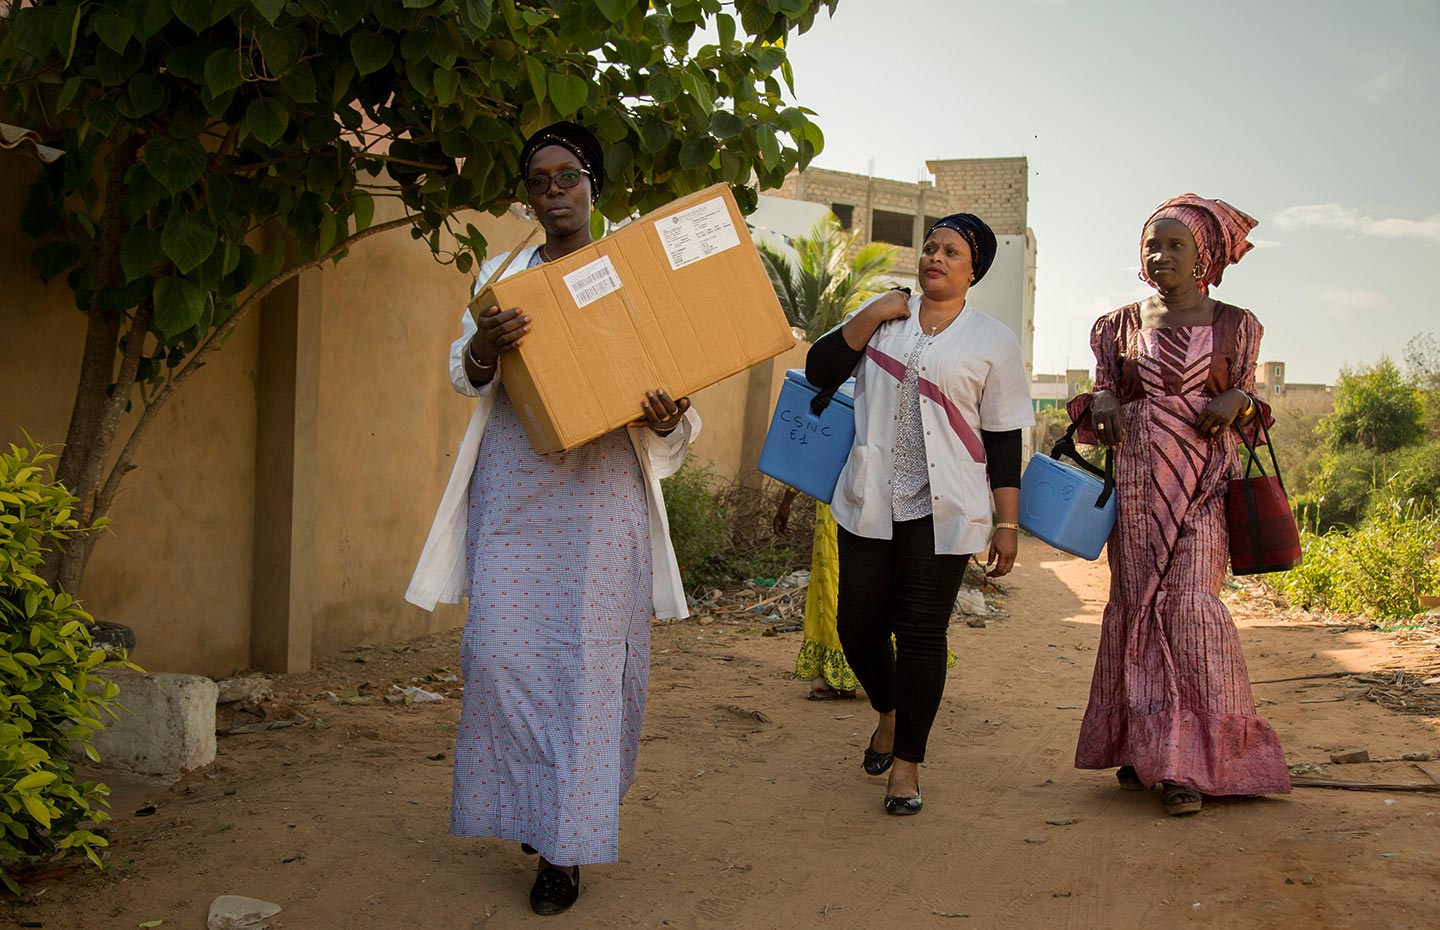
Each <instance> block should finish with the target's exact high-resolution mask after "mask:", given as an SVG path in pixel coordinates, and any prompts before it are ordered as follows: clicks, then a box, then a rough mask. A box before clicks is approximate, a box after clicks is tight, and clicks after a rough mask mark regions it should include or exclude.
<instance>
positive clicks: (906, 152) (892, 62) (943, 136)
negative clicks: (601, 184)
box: [789, 0, 1440, 383]
mask: <svg viewBox="0 0 1440 930" xmlns="http://www.w3.org/2000/svg"><path fill="white" fill-rule="evenodd" d="M789 51H790V57H791V61H792V63H793V66H794V70H795V77H796V99H797V101H798V102H799V103H800V104H802V105H804V106H807V107H809V108H811V109H813V110H815V111H817V113H818V116H817V117H816V119H817V122H818V123H819V125H820V127H821V129H822V130H824V132H825V136H826V144H825V150H824V152H822V153H821V155H820V157H819V158H818V159H816V162H815V164H816V165H817V166H818V167H823V168H831V169H835V170H840V171H853V172H858V173H866V172H867V171H869V170H870V165H871V163H872V160H873V165H874V173H875V175H876V176H878V177H885V178H894V179H897V180H902V181H915V180H918V179H920V178H921V177H922V176H925V175H922V172H924V168H925V161H926V159H930V158H977V157H1002V156H1013V155H1024V156H1026V158H1027V159H1028V160H1029V169H1030V182H1029V186H1030V192H1029V193H1030V202H1029V224H1030V227H1031V228H1032V229H1033V230H1034V232H1035V237H1036V241H1037V244H1038V261H1037V273H1036V294H1035V371H1036V372H1059V371H1063V370H1064V369H1065V368H1066V367H1076V368H1081V367H1084V368H1088V367H1091V366H1092V365H1093V357H1092V356H1091V355H1090V351H1089V338H1088V337H1089V330H1090V326H1091V324H1092V323H1093V322H1094V320H1095V319H1096V317H1098V316H1100V315H1101V314H1103V313H1105V312H1107V311H1109V310H1112V309H1114V308H1116V307H1119V306H1122V305H1123V304H1126V303H1129V302H1131V301H1132V300H1135V299H1137V298H1139V297H1142V296H1144V295H1146V294H1147V293H1149V289H1148V288H1147V287H1146V286H1145V285H1144V284H1143V283H1142V282H1140V281H1139V280H1138V278H1137V277H1136V273H1137V271H1138V255H1139V237H1140V227H1141V224H1142V223H1143V222H1144V220H1145V218H1146V217H1147V216H1148V215H1149V214H1150V212H1151V210H1153V209H1154V207H1155V206H1157V205H1158V204H1159V203H1160V202H1161V201H1163V200H1165V199H1166V198H1168V197H1170V196H1173V195H1175V194H1180V193H1184V192H1186V191H1194V192H1195V193H1197V194H1200V195H1201V196H1204V197H1218V198H1221V199H1223V200H1226V201H1228V202H1230V203H1231V204H1233V205H1234V206H1236V207H1238V208H1239V209H1241V210H1243V211H1245V212H1246V213H1249V214H1250V215H1251V216H1253V217H1255V218H1256V219H1257V220H1259V221H1260V225H1259V227H1258V228H1256V229H1255V230H1254V232H1252V233H1251V234H1250V241H1251V242H1253V243H1254V244H1255V249H1254V250H1253V251H1252V252H1250V253H1249V254H1248V255H1247V256H1246V257H1245V259H1244V260H1243V261H1241V262H1240V263H1238V264H1236V265H1233V266H1231V267H1230V268H1228V269H1227V270H1226V272H1225V280H1224V282H1223V283H1222V284H1221V285H1220V286H1219V287H1217V288H1215V289H1214V290H1213V291H1212V294H1213V296H1215V297H1216V298H1217V299H1220V300H1224V301H1226V302H1228V303H1233V304H1237V305H1239V306H1242V307H1247V308H1249V309H1251V310H1253V311H1254V312H1255V313H1256V314H1257V315H1258V316H1259V318H1260V320H1261V322H1262V323H1263V324H1264V325H1265V330H1266V334H1265V339H1264V343H1263V346H1262V349H1261V356H1262V359H1261V360H1262V361H1283V362H1285V363H1286V379H1287V380H1288V381H1290V382H1327V383H1331V382H1333V381H1334V379H1335V377H1336V375H1337V374H1338V372H1339V371H1340V369H1341V368H1342V367H1344V366H1351V367H1353V366H1358V365H1365V364H1370V363H1372V362H1374V361H1376V360H1377V359H1379V358H1380V356H1381V355H1382V354H1387V353H1388V354H1389V355H1390V356H1391V357H1392V358H1394V359H1396V360H1397V361H1399V360H1400V359H1401V358H1402V357H1403V353H1404V348H1405V344H1406V342H1408V341H1409V340H1410V339H1411V338H1412V337H1413V336H1415V335H1417V334H1419V333H1421V332H1434V333H1440V299H1437V298H1436V297H1435V296H1434V294H1433V292H1431V291H1430V290H1429V288H1428V286H1427V285H1428V281H1429V278H1430V275H1432V274H1435V273H1436V272H1437V271H1440V0H1367V2H1355V0H1346V2H1334V0H1312V2H1295V0H1250V2H1231V0H1211V2H1208V3H1172V2H1167V0H1150V2H1148V3H1136V2H1129V0H1000V2H995V0H990V2H986V3H978V2H972V0H840V4H839V7H838V9H837V11H836V13H835V16H834V17H833V18H832V19H827V18H825V17H824V16H823V15H822V16H821V17H820V18H819V19H818V20H817V22H816V24H815V26H814V27H813V28H812V29H811V30H810V31H809V32H807V33H806V34H805V35H803V36H798V37H794V38H792V40H791V41H790V43H789Z"/></svg>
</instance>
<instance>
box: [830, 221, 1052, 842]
mask: <svg viewBox="0 0 1440 930" xmlns="http://www.w3.org/2000/svg"><path fill="white" fill-rule="evenodd" d="M995 251H996V240H995V234H994V233H993V232H991V230H990V227H989V226H987V225H985V223H984V222H983V221H982V220H981V219H980V218H979V217H977V216H974V215H972V214H969V213H956V214H954V215H952V216H947V217H945V218H944V219H942V220H939V221H938V222H936V223H935V225H933V226H932V227H931V228H930V230H929V232H928V233H927V234H926V236H925V244H924V246H923V247H922V248H921V250H920V256H919V266H918V268H917V269H916V276H917V277H918V278H919V280H920V288H921V291H922V292H923V296H915V297H909V298H908V299H907V298H906V296H905V295H904V294H901V293H900V292H898V291H891V292H890V293H889V294H886V295H882V296H880V297H878V298H876V299H875V300H873V301H871V302H870V303H868V304H866V305H865V306H863V307H861V308H860V310H858V311H857V312H856V313H854V314H853V315H851V316H850V317H849V318H848V319H847V320H846V321H845V322H844V323H843V324H841V325H840V326H838V327H836V328H835V329H833V330H831V331H830V332H829V333H827V334H826V335H824V336H822V337H821V338H820V339H819V340H817V341H816V343H815V345H814V346H812V347H811V349H810V353H809V355H808V357H807V358H806V367H805V375H806V377H807V378H808V379H809V380H810V381H811V382H812V383H814V384H815V385H817V386H818V387H821V388H828V387H832V386H835V385H838V384H840V383H841V382H842V381H844V380H845V379H846V378H847V377H850V376H851V375H852V374H853V375H854V377H855V444H854V446H852V448H851V450H850V457H849V459H848V460H847V461H846V463H845V469H844V471H842V472H841V473H840V482H839V485H838V486H837V487H836V488H835V497H834V500H832V501H831V504H830V509H831V512H832V513H833V514H834V516H835V521H836V523H838V524H839V532H838V536H839V544H840V595H839V610H838V627H839V632H840V644H841V645H842V646H843V647H844V649H845V658H846V660H847V661H848V662H849V663H850V667H851V668H852V669H854V670H855V675H856V677H857V678H859V679H860V684H861V685H862V686H864V688H865V694H866V696H867V697H868V698H869V699H870V706H871V707H873V708H874V709H875V711H876V713H877V714H878V718H879V719H878V722H877V726H876V729H875V733H874V734H873V735H872V736H871V738H870V743H869V745H868V746H867V747H866V749H865V755H864V759H863V765H864V768H865V771H866V772H867V773H869V774H871V775H881V774H884V773H885V772H886V771H889V773H890V778H889V783H888V785H887V787H886V791H885V811H886V813H889V814H896V815H904V814H916V813H919V812H920V807H921V800H920V780H919V779H920V776H919V764H920V763H921V762H924V761H925V749H926V744H927V740H928V738H929V735H930V727H931V724H932V723H933V722H934V720H935V714H936V711H937V710H938V709H939V707H940V697H941V695H942V693H943V692H944V690H945V657H946V646H945V633H946V628H947V627H948V626H949V624H950V614H951V611H952V610H953V608H954V606H955V596H956V594H957V593H958V592H959V589H960V581H961V578H962V576H963V575H964V572H965V565H966V563H967V562H968V561H969V559H970V556H971V555H972V554H975V553H979V552H984V551H985V550H986V549H987V548H988V549H989V556H988V560H987V561H988V564H989V565H990V566H991V568H990V574H992V575H1003V574H1005V573H1006V572H1008V571H1010V568H1011V566H1012V565H1013V564H1014V562H1015V554H1016V551H1017V548H1018V544H1019V543H1018V535H1017V533H1018V531H1019V529H1020V527H1019V525H1018V521H1019V518H1020V449H1021V435H1020V431H1021V429H1022V428H1024V427H1027V426H1029V425H1030V424H1032V423H1033V422H1034V414H1033V413H1032V411H1031V406H1030V387H1029V378H1028V376H1027V375H1026V372H1025V364H1024V362H1023V360H1022V358H1021V355H1020V343H1019V341H1018V340H1017V339H1016V338H1015V335H1014V334H1013V333H1012V332H1011V331H1010V329H1009V327H1007V326H1006V325H1005V324H1004V323H1001V322H1000V321H998V320H996V319H994V318H992V317H988V316H986V315H985V314H983V313H981V312H980V311H979V310H977V309H975V308H973V307H971V306H970V305H969V302H968V300H967V297H968V295H969V291H970V286H971V285H972V284H974V283H976V282H977V281H979V280H980V279H981V278H983V277H984V276H985V272H986V271H987V270H989V268H990V265H991V263H992V262H993V261H994V258H995ZM992 496H993V499H994V510H995V514H996V516H997V517H998V519H997V520H995V521H993V522H992V520H991V499H992ZM892 636H893V640H894V646H893V648H892V646H891V641H892Z"/></svg>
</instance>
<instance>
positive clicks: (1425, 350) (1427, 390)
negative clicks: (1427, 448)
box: [1405, 333, 1440, 441]
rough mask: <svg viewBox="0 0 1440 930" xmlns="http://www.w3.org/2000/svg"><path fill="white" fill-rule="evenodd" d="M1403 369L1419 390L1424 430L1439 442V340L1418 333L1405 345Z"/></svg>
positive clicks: (1432, 334) (1428, 334)
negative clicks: (1423, 411) (1423, 408)
mask: <svg viewBox="0 0 1440 930" xmlns="http://www.w3.org/2000/svg"><path fill="white" fill-rule="evenodd" d="M1405 367H1406V368H1407V369H1409V373H1410V377H1411V379H1412V380H1413V381H1414V382H1415V386H1416V387H1417V388H1419V390H1420V397H1421V401H1422V403H1423V404H1424V407H1425V430H1426V432H1427V433H1428V434H1429V436H1430V439H1431V440H1432V441H1440V340H1437V339H1436V338H1435V334H1434V333H1419V334H1418V335H1416V336H1415V337H1414V338H1412V339H1411V340H1410V341H1409V342H1407V343H1405Z"/></svg>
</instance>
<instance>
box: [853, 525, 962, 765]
mask: <svg viewBox="0 0 1440 930" xmlns="http://www.w3.org/2000/svg"><path fill="white" fill-rule="evenodd" d="M893 526H894V538H893V539H870V538H868V537H864V536H856V535H855V534H853V533H850V532H847V531H846V530H845V528H844V527H840V530H839V542H840V602H839V610H838V616H837V620H838V627H839V632H840V645H841V646H842V647H844V649H845V660H846V661H847V662H849V663H850V668H851V669H852V670H853V671H854V672H855V677H856V678H858V679H860V684H861V685H863V686H864V688H865V694H866V695H867V696H868V697H869V698H870V706H871V707H873V708H875V710H876V711H877V712H879V713H882V714H885V713H889V712H890V711H892V710H893V711H895V758H897V759H901V760H903V761H905V762H917V763H918V762H924V761H925V743H926V741H927V740H928V739H929V737H930V726H931V724H933V723H934V722H935V712H936V711H937V710H939V709H940V696H941V695H942V694H943V693H944V692H945V632H946V630H947V628H948V627H949V626H950V614H951V612H952V611H953V610H954V608H955V595H956V594H958V593H959V592H960V582H961V579H962V578H963V577H964V575H965V564H966V563H967V562H968V561H969V560H970V556H968V555H936V554H935V526H934V521H933V520H932V519H931V518H930V517H925V518H923V519H920V520H906V521H903V522H900V523H895V524H893ZM892 633H893V634H895V645H894V648H893V649H892V648H891V644H890V634H892Z"/></svg>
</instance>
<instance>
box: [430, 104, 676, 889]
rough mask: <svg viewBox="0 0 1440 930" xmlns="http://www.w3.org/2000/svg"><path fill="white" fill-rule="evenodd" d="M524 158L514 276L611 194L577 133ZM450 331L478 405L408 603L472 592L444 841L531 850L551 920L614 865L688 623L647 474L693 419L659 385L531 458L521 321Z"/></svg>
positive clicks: (583, 223)
mask: <svg viewBox="0 0 1440 930" xmlns="http://www.w3.org/2000/svg"><path fill="white" fill-rule="evenodd" d="M520 164H521V166H522V169H521V170H522V173H523V178H524V184H525V190H526V192H527V193H528V195H529V201H530V205H531V207H532V208H533V209H534V211H535V215H536V217H537V218H538V219H539V221H540V225H541V227H543V229H544V231H545V242H544V244H543V245H541V246H539V247H536V248H531V249H526V250H524V251H522V252H521V253H520V254H519V255H517V256H516V257H515V261H513V262H511V264H510V266H509V267H508V268H507V269H506V274H507V275H508V274H512V273H518V272H520V271H524V270H525V269H527V268H533V267H535V266H536V265H539V264H542V263H544V262H547V261H553V260H555V259H558V258H560V257H562V256H564V255H568V254H570V253H571V252H574V251H576V250H577V249H580V248H583V247H585V246H587V245H589V244H590V243H591V242H592V241H593V239H592V237H591V234H590V212H591V208H592V206H593V204H594V202H595V199H596V198H597V197H598V196H599V194H600V191H601V188H602V185H603V184H604V165H603V163H602V153H601V148H600V144H599V142H598V141H597V140H596V139H595V137H594V136H593V135H591V134H590V133H589V132H588V131H587V130H585V129H584V128H582V127H580V126H577V125H575V124H574V123H568V122H562V123H556V124H554V125H552V126H549V127H547V128H545V129H542V130H540V131H539V132H537V133H536V134H535V135H534V136H532V137H531V138H530V139H529V140H528V141H527V142H526V144H525V147H524V149H523V150H522V152H521V157H520ZM507 257H508V255H499V256H496V257H495V258H492V259H490V260H489V261H487V262H486V263H485V264H483V265H482V266H481V268H480V274H479V280H480V281H486V280H488V279H489V277H490V275H491V274H492V273H493V272H494V270H495V269H496V268H498V267H500V265H501V264H502V263H503V262H504V261H505V259H506V258H507ZM460 320H461V323H460V325H461V330H462V332H461V336H460V338H459V339H457V340H456V341H455V343H454V345H452V346H451V349H450V380H451V383H452V384H453V385H454V387H455V390H457V391H459V392H460V393H461V394H464V395H465V396H467V397H474V398H477V400H478V403H477V404H476V408H475V413H474V415H473V416H472V417H471V420H470V425H469V427H468V429H467V430H466V433H465V438H464V440H463V441H462V443H461V446H460V452H459V455H457V457H456V459H457V460H456V464H455V470H454V472H453V474H452V475H451V478H450V483H449V485H448V487H447V488H446V491H445V497H444V499H443V501H442V502H441V505H440V512H439V513H438V514H436V517H435V524H434V526H433V528H432V529H431V532H430V539H429V540H428V541H427V542H426V544H425V550H424V552H423V553H422V555H421V557H420V564H419V566H418V567H417V569H416V571H415V577H414V579H413V580H412V581H411V585H410V590H409V591H408V592H407V594H406V599H407V600H409V601H411V602H412V603H415V604H418V605H419V606H421V607H424V608H426V609H427V610H428V609H432V608H433V607H434V605H435V603H436V601H448V602H452V603H453V602H456V601H458V600H459V598H460V596H461V595H462V594H464V595H466V596H467V597H468V598H469V613H468V616H467V618H466V623H465V632H464V635H463V638H462V640H461V644H460V662H461V666H462V669H463V671H464V675H465V697H464V708H463V714H462V716H461V720H460V730H459V734H458V736H457V738H456V742H455V771H454V786H453V796H452V802H451V808H450V832H451V833H453V834H455V835H457V836H498V837H501V838H503V839H510V840H518V841H519V842H520V843H521V844H522V847H523V849H524V851H525V852H527V853H536V852H538V853H539V856H540V861H539V867H538V869H537V872H536V877H535V882H534V884H533V886H532V887H531V889H530V906H531V907H532V908H533V909H534V911H535V912H536V913H538V914H555V913H559V912H560V911H563V910H565V909H566V908H568V907H570V905H572V904H573V903H574V902H575V900H576V898H577V897H578V895H579V893H580V866H581V865H582V864H589V863H599V862H613V861H614V860H615V859H616V858H617V857H618V854H619V817H620V800H621V798H623V797H624V795H625V792H626V790H627V789H628V788H629V787H630V784H631V782H633V781H634V778H635V757H636V753H637V751H638V749H639V745H640V722H641V715H642V713H643V712H644V709H645V691H646V679H647V674H648V671H649V658H650V620H651V617H652V616H659V617H684V616H686V615H687V614H688V611H687V610H686V603H685V592H684V590H683V588H682V586H681V583H680V570H679V565H678V563H677V562H676V559H675V551H674V548H673V547H672V546H671V543H670V532H669V523H668V521H667V519H666V516H665V500H664V498H663V496H662V494H661V490H660V479H661V478H665V477H668V476H669V475H672V474H674V473H675V472H676V471H677V470H679V468H680V465H681V463H682V462H683V461H684V459H685V453H686V450H687V449H688V448H689V445H690V442H691V441H692V440H693V439H694V438H695V437H696V436H697V435H698V434H699V432H700V418H699V417H698V416H697V415H696V413H695V411H694V410H692V409H691V408H690V402H689V399H688V398H684V397H682V398H679V399H678V400H673V399H671V398H670V396H669V395H668V394H667V393H666V392H665V391H664V390H663V389H662V388H660V387H656V388H655V390H653V391H649V392H647V393H646V396H645V397H644V398H637V399H636V413H637V415H640V416H643V419H637V421H636V422H635V423H633V424H631V425H630V426H629V427H626V428H621V429H617V430H615V431H613V432H611V433H608V434H607V435H605V436H602V437H600V438H599V439H596V440H594V441H592V442H590V443H587V444H585V445H584V446H581V447H580V448H578V449H574V450H571V451H569V452H565V453H563V454H552V455H540V454H538V453H537V452H536V451H535V450H534V448H533V447H532V446H531V444H530V440H529V438H528V437H527V436H526V434H525V431H524V429H523V427H522V425H521V422H520V419H519V417H518V415H517V414H516V412H515V410H514V408H513V407H512V406H511V403H510V400H509V398H508V397H507V396H506V393H505V388H504V384H503V375H504V367H505V356H506V353H508V352H512V351H514V350H515V349H516V348H518V347H519V346H520V345H521V343H522V342H523V341H524V339H525V336H526V334H527V333H529V332H530V330H531V327H532V325H533V324H534V321H533V320H532V319H531V318H530V317H529V316H528V315H526V313H525V312H524V309H523V308H514V307H512V308H507V309H504V310H501V309H500V308H498V307H490V308H487V309H486V310H485V311H484V312H483V313H482V314H481V322H480V325H479V326H477V325H476V323H475V321H474V320H473V319H472V318H471V316H470V314H469V313H468V312H466V313H462V314H461V318H460Z"/></svg>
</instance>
